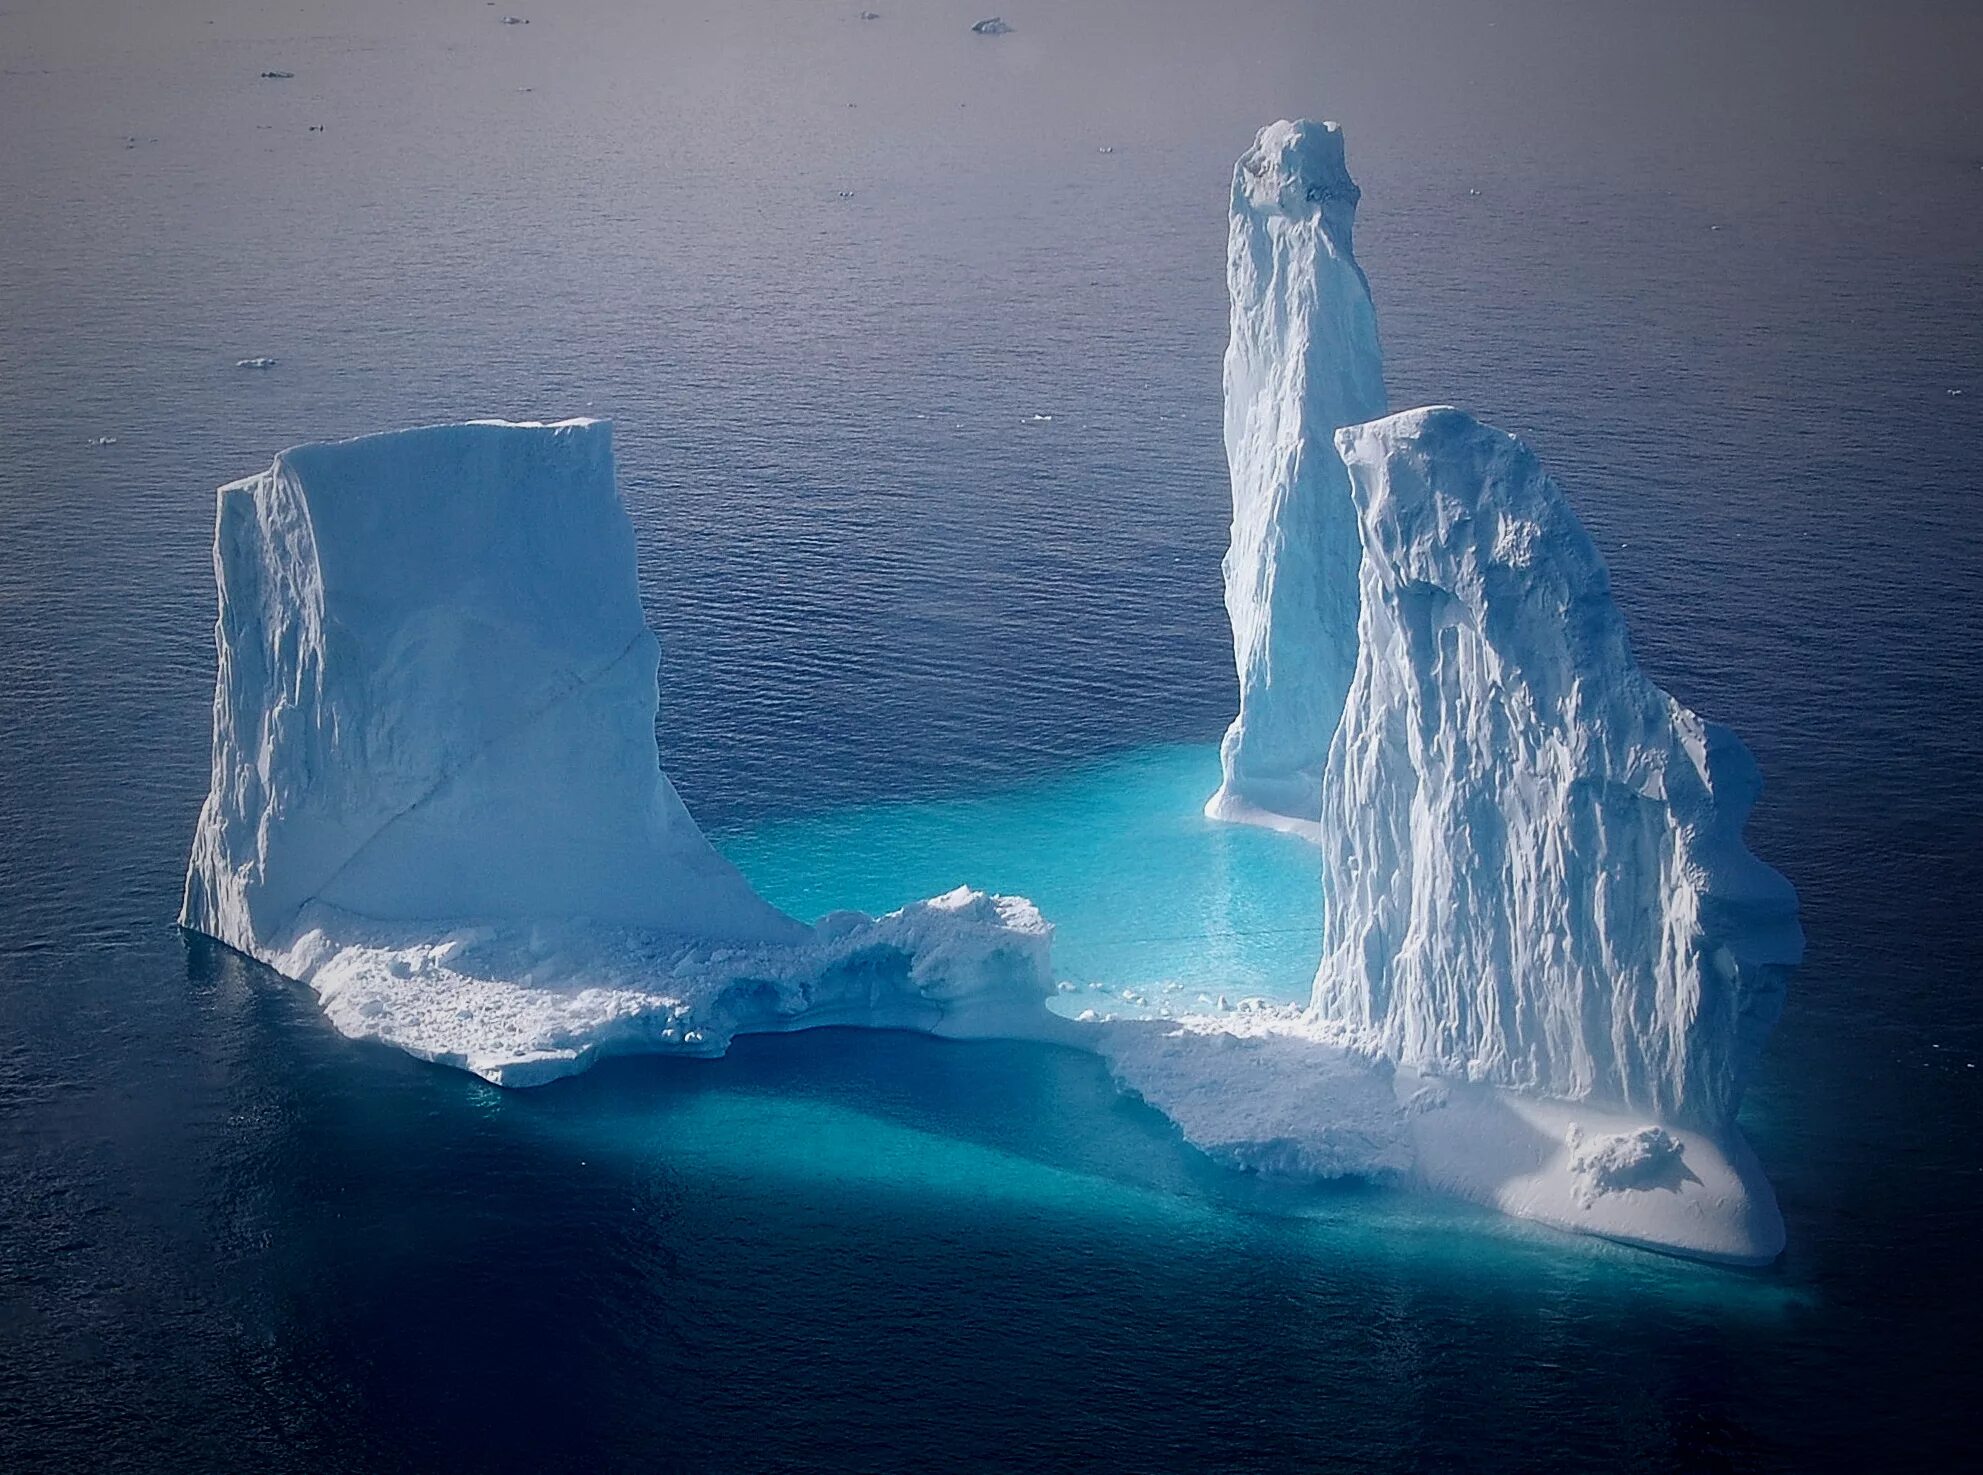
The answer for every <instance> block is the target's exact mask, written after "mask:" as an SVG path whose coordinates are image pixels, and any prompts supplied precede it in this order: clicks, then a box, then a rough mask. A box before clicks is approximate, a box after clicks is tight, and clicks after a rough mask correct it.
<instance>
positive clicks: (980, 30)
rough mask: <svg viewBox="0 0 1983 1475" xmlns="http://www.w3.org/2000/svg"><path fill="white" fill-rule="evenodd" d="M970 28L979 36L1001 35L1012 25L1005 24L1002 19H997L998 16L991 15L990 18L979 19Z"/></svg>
mask: <svg viewBox="0 0 1983 1475" xmlns="http://www.w3.org/2000/svg"><path fill="white" fill-rule="evenodd" d="M971 29H972V30H973V31H975V32H976V33H977V34H978V35H980V36H1003V35H1005V34H1006V33H1007V32H1009V31H1010V30H1011V29H1012V27H1011V26H1009V25H1007V24H1006V23H1005V22H1004V21H1003V20H1001V19H999V17H997V16H993V17H992V18H991V19H990V20H981V21H979V22H978V23H977V24H976V25H974V26H972V27H971Z"/></svg>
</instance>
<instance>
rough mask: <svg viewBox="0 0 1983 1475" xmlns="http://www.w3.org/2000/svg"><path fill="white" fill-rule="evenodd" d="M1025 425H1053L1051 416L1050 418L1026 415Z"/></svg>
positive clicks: (1048, 416) (1047, 416)
mask: <svg viewBox="0 0 1983 1475" xmlns="http://www.w3.org/2000/svg"><path fill="white" fill-rule="evenodd" d="M1026 423H1027V424H1028V425H1051V424H1053V416H1051V415H1028V416H1027V417H1026Z"/></svg>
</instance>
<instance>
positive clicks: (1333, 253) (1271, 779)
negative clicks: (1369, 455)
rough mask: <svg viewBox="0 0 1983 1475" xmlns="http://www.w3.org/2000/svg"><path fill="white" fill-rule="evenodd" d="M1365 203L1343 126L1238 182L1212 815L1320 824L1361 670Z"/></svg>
mask: <svg viewBox="0 0 1983 1475" xmlns="http://www.w3.org/2000/svg"><path fill="white" fill-rule="evenodd" d="M1360 195H1361V191H1359V190H1358V189H1357V186H1356V182H1355V181H1354V180H1353V179H1351V178H1350V174H1349V169H1348V166H1347V165H1346V164H1345V162H1344V158H1343V135H1342V130H1341V129H1340V128H1339V127H1337V125H1336V124H1334V123H1309V122H1294V123H1290V122H1280V123H1275V124H1272V125H1271V126H1269V127H1267V128H1263V129H1262V130H1261V131H1260V135H1259V137H1258V138H1256V139H1255V140H1254V143H1253V147H1252V148H1250V149H1248V150H1247V151H1246V153H1245V154H1244V155H1243V156H1242V157H1241V158H1240V161H1239V165H1238V167H1237V168H1236V169H1234V171H1233V187H1232V214H1231V228H1230V233H1229V236H1228V244H1227V250H1226V279H1227V285H1228V287H1229V289H1230V292H1231V296H1232V338H1231V341H1230V343H1229V344H1228V346H1227V348H1226V367H1225V393H1226V460H1227V463H1228V465H1229V467H1230V469H1231V474H1232V499H1233V520H1232V546H1231V549H1230V550H1229V551H1228V552H1227V554H1226V559H1225V581H1226V611H1227V613H1228V615H1229V616H1230V618H1231V621H1232V635H1233V655H1234V658H1235V660H1236V662H1237V664H1238V668H1239V715H1238V716H1237V717H1235V718H1234V719H1233V723H1232V726H1231V728H1229V729H1228V730H1227V732H1226V736H1225V741H1224V743H1223V745H1222V747H1221V760H1222V764H1223V768H1224V776H1223V781H1222V782H1221V784H1220V787H1219V791H1218V793H1217V794H1215V795H1214V796H1213V797H1212V799H1211V801H1210V802H1209V803H1208V804H1207V805H1206V807H1205V812H1206V813H1207V814H1209V815H1211V816H1213V817H1214V818H1223V819H1241V820H1255V821H1265V822H1269V823H1271V822H1273V820H1274V819H1275V818H1281V819H1287V820H1296V821H1302V822H1312V821H1314V820H1315V819H1316V817H1317V815H1318V814H1319V812H1320V806H1321V787H1322V766H1323V763H1324V760H1325V759H1326V757H1327V755H1328V751H1329V739H1330V736H1331V734H1333V733H1334V732H1335V729H1336V718H1337V716H1338V714H1339V713H1340V712H1341V710H1342V705H1343V694H1344V693H1345V692H1346V691H1347V690H1348V689H1349V684H1350V673H1351V671H1352V669H1353V668H1354V666H1355V664H1356V618H1357V592H1356V591H1357V563H1358V560H1359V557H1360V555H1359V552H1358V545H1357V529H1356V514H1355V512H1354V510H1353V509H1352V508H1351V506H1350V496H1349V484H1348V481H1347V479H1346V477H1345V474H1344V471H1343V463H1342V461H1341V459H1340V458H1339V457H1338V456H1337V454H1336V448H1335V445H1334V442H1333V439H1332V437H1333V436H1334V434H1335V432H1336V430H1337V429H1338V428H1339V427H1341V426H1344V425H1354V424H1357V423H1358V422H1360V421H1364V420H1369V419H1372V418H1374V417H1376V416H1378V415H1381V414H1383V413H1384V409H1385V400H1384V360H1383V352H1382V349H1381V348H1380V346H1379V344H1378V339H1377V317H1376V313H1375V310H1374V309H1373V308H1372V306H1371V302H1370V285H1369V283H1368V282H1367V281H1366V280H1365V279H1364V275H1363V269H1362V268H1361V267H1359V266H1358V265H1357V262H1356V256H1355V255H1354V253H1353V252H1352V250H1351V246H1350V232H1351V228H1352V226H1353V224H1354V222H1355V219H1356V205H1357V200H1358V198H1359V197H1360Z"/></svg>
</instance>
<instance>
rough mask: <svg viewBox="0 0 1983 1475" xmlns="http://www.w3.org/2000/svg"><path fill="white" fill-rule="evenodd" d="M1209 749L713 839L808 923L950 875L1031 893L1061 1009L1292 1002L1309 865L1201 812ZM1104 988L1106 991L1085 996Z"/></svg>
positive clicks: (1309, 922)
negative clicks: (1061, 989)
mask: <svg viewBox="0 0 1983 1475" xmlns="http://www.w3.org/2000/svg"><path fill="white" fill-rule="evenodd" d="M1218 780H1219V752H1218V748H1217V747H1216V746H1213V745H1205V744H1170V745H1164V746H1158V747H1150V748H1139V749H1134V750H1132V751H1129V752H1125V753H1118V754H1114V755H1111V756H1109V757H1107V758H1102V759H1097V760H1094V761H1091V762H1089V763H1085V764H1081V765H1078V766H1076V767H1074V768H1071V769H1067V770H1064V771H1058V772H1050V773H1046V774H1042V775H1041V776H1040V777H1039V778H1038V779H1036V780H1035V781H1033V782H1032V783H1030V784H1025V785H1012V786H1007V787H1004V788H1001V789H998V790H995V791H993V792H990V793H985V794H978V795H972V796H969V797H965V798H947V799H933V800H911V801H899V802H893V803H882V804H869V805H860V806H847V807H844V808H841V809H838V810H832V811H828V812H825V813H819V814H810V815H804V816H800V817H796V818H782V819H777V820H770V821H763V822H760V823H757V824H754V825H748V826H737V827H734V828H732V829H729V830H727V831H723V832H719V833H718V834H717V836H716V840H717V843H718V845H719V846H720V847H721V848H722V850H723V851H724V853H725V854H727V855H728V856H729V857H730V859H731V860H733V861H734V862H736V864H737V865H738V866H739V867H740V868H741V869H742V870H743V872H744V874H745V875H746V876H748V877H749V878H750V880H751V883H752V884H753V885H754V886H756V887H757V888H758V890H759V891H760V892H762V893H763V894H764V895H765V896H767V897H769V898H770V899H771V900H772V901H773V902H774V903H776V904H777V905H778V906H781V907H783V908H785V910H787V911H789V912H791V913H793V914H794V915H796V916H799V917H802V918H805V919H806V920H808V921H810V920H813V919H814V918H816V917H818V916H819V915H821V914H822V913H825V912H828V911H833V910H835V909H838V908H852V909H855V910H859V911H865V912H874V913H879V912H884V911H890V910H892V909H894V908H895V907H898V906H902V905H903V904H905V903H907V902H910V901H914V900H917V899H919V898H921V897H925V896H934V895H937V894H938V893H940V892H944V891H948V890H950V889H951V888H952V887H954V886H958V885H969V886H975V887H977V888H978V889H980V890H984V891H993V892H1005V893H1008V894H1015V895H1019V896H1025V897H1028V898H1030V899H1031V900H1032V901H1033V902H1034V903H1035V904H1036V905H1038V906H1039V908H1040V910H1041V911H1042V912H1043V913H1044V914H1045V915H1046V918H1047V920H1048V921H1050V922H1052V923H1053V924H1054V964H1055V972H1056V975H1057V977H1059V978H1061V979H1064V980H1066V981H1067V982H1069V983H1072V984H1074V985H1075V986H1076V990H1077V991H1076V992H1075V993H1074V994H1072V995H1070V996H1069V998H1068V1001H1067V1002H1066V1003H1064V1004H1062V1005H1061V1007H1063V1008H1077V1009H1078V1008H1087V1007H1095V1008H1101V1009H1111V1008H1113V1009H1116V1010H1123V1009H1124V1008H1125V1006H1128V1008H1129V1012H1135V1009H1134V1006H1130V1005H1129V1002H1128V1001H1126V1000H1124V999H1123V998H1122V993H1123V991H1124V990H1128V991H1129V992H1131V993H1133V994H1136V995H1138V996H1139V997H1140V998H1142V999H1145V1000H1147V1001H1148V1005H1149V1007H1156V1006H1157V1005H1158V1003H1159V1002H1160V1001H1162V1000H1166V999H1168V1000H1174V1001H1175V1002H1176V1003H1178V1004H1179V1005H1180V1006H1182V1007H1187V1008H1188V1007H1196V1006H1198V1005H1199V1004H1200V1003H1201V1001H1203V1002H1210V1001H1212V1000H1215V999H1216V998H1217V997H1218V996H1219V995H1221V994H1223V995H1226V996H1228V997H1229V998H1230V999H1232V1000H1237V999H1239V998H1243V997H1247V996H1257V997H1265V998H1270V999H1274V1000H1279V1001H1290V1000H1298V999H1306V998H1307V996H1308V992H1309V988H1310V985H1311V984H1312V983H1313V982H1314V979H1315V968H1316V964H1317V962H1318V960H1319V958H1320V953H1321V926H1320V921H1319V916H1320V912H1319V908H1320V898H1321V861H1320V858H1319V855H1318V853H1317V852H1316V850H1315V849H1314V847H1313V846H1311V845H1309V844H1307V843H1306V842H1305V841H1302V840H1299V839H1297V838H1295V837H1293V836H1289V835H1283V834H1279V833H1275V832H1273V831H1268V830H1260V829H1255V828H1252V827H1250V826H1240V825H1228V824H1219V823H1215V822H1213V821H1211V820H1208V819H1206V818H1205V817H1204V814H1203V812H1202V811H1203V808H1204V804H1205V799H1206V797H1207V796H1208V795H1210V794H1211V792H1212V791H1213V790H1214V789H1215V788H1217V787H1218ZM1103 994H1106V995H1109V996H1110V997H1108V998H1107V999H1099V998H1091V997H1090V996H1091V995H1103Z"/></svg>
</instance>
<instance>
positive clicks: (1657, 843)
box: [1314, 409, 1803, 1131]
mask: <svg viewBox="0 0 1983 1475" xmlns="http://www.w3.org/2000/svg"><path fill="white" fill-rule="evenodd" d="M1337 442H1338V445H1339V446H1340V447H1341V451H1342V457H1343V460H1344V462H1345V463H1346V464H1347V466H1348V469H1349V475H1350V485H1351V490H1352V494H1353V496H1354V503H1355V509H1356V513H1357V516H1358V517H1359V519H1360V521H1361V529H1362V540H1363V565H1362V578H1361V596H1362V598H1361V613H1360V617H1359V650H1358V658H1357V665H1356V673H1355V678H1354V681H1353V683H1352V685H1351V689H1350V693H1349V697H1348V701H1347V703H1346V704H1345V707H1344V710H1343V713H1342V719H1341V724H1340V726H1339V728H1338V729H1337V732H1336V736H1335V742H1334V744H1333V746H1332V747H1331V749H1330V753H1329V762H1328V772H1327V775H1326V779H1325V783H1324V786H1323V793H1324V801H1323V814H1322V833H1321V844H1322V847H1323V856H1324V884H1325V894H1324V911H1325V921H1324V945H1323V963H1322V968H1321V971H1320V973H1319V974H1318V976H1317V979H1316V986H1315V997H1314V1007H1315V1011H1316V1013H1317V1014H1318V1015H1319V1016H1320V1017H1321V1018H1323V1019H1325V1020H1329V1021H1333V1022H1335V1023H1338V1024H1341V1025H1346V1026H1348V1027H1349V1028H1350V1029H1351V1030H1352V1031H1353V1032H1355V1033H1357V1034H1360V1035H1362V1036H1363V1037H1364V1038H1366V1039H1368V1040H1369V1041H1370V1042H1372V1043H1374V1044H1376V1045H1378V1046H1379V1047H1381V1048H1382V1049H1383V1050H1384V1051H1385V1052H1386V1053H1388V1054H1389V1055H1391V1056H1392V1057H1393V1058H1394V1059H1396V1060H1397V1061H1399V1062H1400V1063H1401V1064H1404V1065H1406V1066H1410V1067H1413V1068H1416V1069H1419V1070H1424V1071H1428V1072H1432V1073H1435V1074H1444V1075H1451V1076H1459V1077H1464V1078H1468V1079H1473V1080H1479V1081H1487V1082H1490V1083H1493V1084H1495V1085H1499V1086H1505V1087H1510V1088H1514V1089H1516V1090H1519V1091H1523V1092H1528V1093H1533V1094H1538V1095H1545V1096H1555V1097H1563V1098H1568V1099H1572V1100H1582V1101H1588V1102H1590V1103H1592V1104H1593V1105H1598V1106H1616V1107H1623V1108H1627V1109H1630V1110H1633V1111H1638V1112H1643V1113H1645V1114H1647V1115H1649V1116H1651V1117H1653V1118H1655V1119H1657V1120H1661V1121H1666V1122H1674V1123H1681V1124H1687V1125H1694V1126H1700V1127H1703V1128H1705V1129H1707V1130H1709V1131H1719V1130H1721V1129H1722V1128H1725V1127H1726V1126H1727V1124H1728V1123H1729V1122H1730V1121H1731V1120H1732V1118H1733V1116H1734V1113H1735V1109H1736V1105H1737V1103H1738V1101H1739V1100H1740V1097H1741V1093H1742V1087H1743V1084H1744V1079H1745V1076H1746V1074H1747V1072H1748V1069H1749V1067H1750V1066H1751V1064H1752V1063H1753V1062H1754V1060H1755V1058H1756V1055H1757V1052H1758V1051H1759V1049H1760V1048H1761V1046H1762V1043H1763V1040H1764V1037H1765V1036H1766V1035H1767V1034H1768V1032H1769V1029H1770V1027H1771V1025H1772V1024H1773V1023H1774V1021H1775V1019H1776V1016H1777V1012H1778V1010H1779V1007H1780V1005H1781V1002H1782V998H1783V987H1784V976H1785V972H1786V970H1787V969H1788V968H1789V967H1791V966H1792V965H1794V964H1795V963H1796V962H1797V960H1798V958H1799V956H1800V954H1801V952H1802V947H1803V934H1802V932H1801V930H1800V929H1799V926H1798V922H1797V901H1796V896H1795V894H1794V893H1793V892H1792V890H1791V888H1790V886H1789V884H1788V883H1787V882H1786V881H1785V880H1784V879H1783V878H1782V877H1781V876H1779V875H1778V874H1777V873H1776V872H1775V871H1772V870H1770V869H1769V868H1768V867H1767V866H1765V865H1763V864H1762V863H1761V862H1760V861H1758V860H1757V859H1756V858H1755V857H1754V856H1752V855H1751V854H1750V853H1749V851H1748V850H1747V849H1746V848H1745V846H1744V844H1743V841H1742V826H1743V822H1744V820H1745V818H1746V816H1747V815H1748V812H1749V809H1750V806H1751V805H1752V804H1753V802H1754V801H1755V798H1756V795H1757V792H1758V789H1759V787H1760V783H1759V779H1758V775H1757V771H1756V766H1755V763H1754V761H1753V760H1752V759H1751V758H1750V756H1749V753H1748V750H1747V749H1745V748H1744V747H1743V746H1742V744H1741V742H1740V741H1739V740H1738V739H1737V738H1736V737H1735V736H1734V735H1733V734H1732V733H1730V732H1728V731H1727V730H1726V729H1723V728H1720V727H1717V726H1715V725H1714V724H1712V723H1708V722H1704V721H1702V720H1701V719H1700V718H1699V717H1697V716H1695V715H1694V714H1693V713H1692V712H1690V711H1688V710H1687V709H1686V708H1684V707H1682V706H1681V705H1680V704H1679V703H1677V702H1676V701H1674V700H1673V698H1672V697H1670V696H1668V695H1667V694H1666V693H1665V692H1663V691H1661V690H1660V689H1659V688H1658V687H1656V686H1654V685H1653V684H1652V682H1651V681H1649V680H1648V679H1647V678H1646V677H1645V675H1644V674H1643V673H1642V672H1641V671H1640V670H1639V668H1638V665H1637V663H1636V662H1635V661H1634V660H1633V657H1632V652H1631V647H1630V644H1629V642H1628V640H1627V638H1626V632H1625V625H1624V621H1623V619H1622V618H1621V616H1620V614H1619V612H1618V609H1617V606H1616V605H1615V604H1614V603H1613V602H1612V599H1611V593H1610V584H1609V579H1608V576H1607V574H1606V571H1605V567H1604V562H1603V560H1602V559H1601V558H1600V557H1599V555H1598V552H1597V550H1596V548H1595V547H1594V546H1593V545H1592V543H1591V541H1590V539H1589V537H1588V536H1587V535H1586V534H1585V532H1584V530H1583V528H1582V527H1581V526H1580V525H1579V524H1578V522H1577V520H1576V518H1575V516H1574V515H1572V513H1571V512H1570V509H1569V507H1568V506H1567V504H1566V503H1565V501H1564V499H1563V496H1562V494H1561V492H1560V491H1558V489H1557V488H1556V486H1555V484H1554V483H1553V482H1551V481H1550V480H1549V478H1548V477H1547V476H1545V475H1544V474H1543V471H1542V468H1541V466H1540V465H1539V464H1538V463H1537V461H1536V460H1535V457H1534V456H1533V455H1532V454H1530V452H1529V451H1528V450H1527V449H1526V448H1525V447H1524V446H1523V445H1522V444H1521V443H1520V442H1519V441H1516V440H1515V439H1513V438H1512V437H1510V436H1507V435H1504V434H1502V433H1501V432H1499V431H1497V430H1493V429H1490V428H1489V427H1487V426H1484V425H1482V424H1480V423H1479V422H1478V421H1476V420H1474V419H1473V418H1472V417H1471V416H1468V415H1466V414H1464V413H1462V412H1461V411H1458V410H1452V409H1422V410H1412V411H1409V412H1407V413H1405V414H1401V415H1395V416H1392V417H1391V418H1389V419H1385V420H1379V421H1377V422H1375V423H1373V424H1369V425H1358V426H1354V427H1352V428H1349V429H1346V430H1344V431H1342V432H1341V434H1340V435H1339V436H1338V437H1337Z"/></svg>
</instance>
